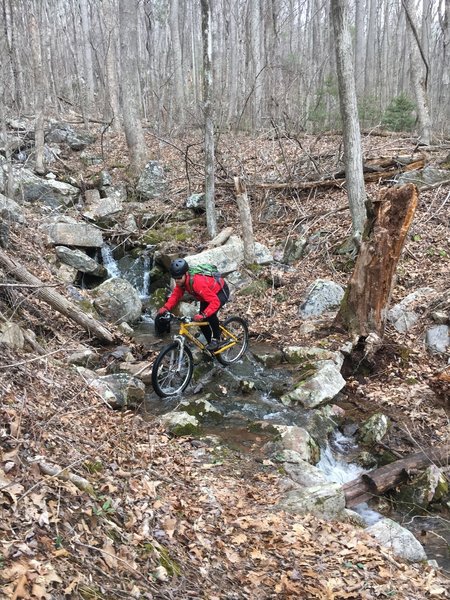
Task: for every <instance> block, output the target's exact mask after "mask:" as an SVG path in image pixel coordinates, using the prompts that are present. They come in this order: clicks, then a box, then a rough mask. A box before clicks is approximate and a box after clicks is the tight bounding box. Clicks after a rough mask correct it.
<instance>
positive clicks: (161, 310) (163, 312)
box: [156, 306, 169, 317]
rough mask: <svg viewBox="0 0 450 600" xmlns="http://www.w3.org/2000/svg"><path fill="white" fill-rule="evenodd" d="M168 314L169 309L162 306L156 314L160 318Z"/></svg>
mask: <svg viewBox="0 0 450 600" xmlns="http://www.w3.org/2000/svg"><path fill="white" fill-rule="evenodd" d="M166 312H169V311H168V309H167V308H166V307H165V306H161V308H160V309H158V312H157V313H156V314H157V315H158V317H160V316H161V315H164V314H165V313H166Z"/></svg>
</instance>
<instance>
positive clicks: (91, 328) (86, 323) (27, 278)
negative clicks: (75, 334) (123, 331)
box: [0, 250, 114, 342]
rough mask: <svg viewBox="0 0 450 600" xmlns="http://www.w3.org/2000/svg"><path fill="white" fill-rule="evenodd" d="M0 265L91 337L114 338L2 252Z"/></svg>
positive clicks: (96, 322)
mask: <svg viewBox="0 0 450 600" xmlns="http://www.w3.org/2000/svg"><path fill="white" fill-rule="evenodd" d="M0 265H1V266H2V267H3V268H4V270H5V271H7V272H8V273H9V275H11V276H12V277H14V278H15V279H17V280H18V281H21V282H23V283H29V284H31V285H33V286H36V287H35V290H34V294H35V295H36V297H37V298H39V299H40V300H43V301H44V302H46V303H47V304H50V306H51V307H52V308H54V309H55V310H56V311H57V312H59V313H61V314H63V315H65V316H66V317H68V318H69V319H72V320H73V321H75V323H78V324H79V325H81V326H82V327H83V328H84V329H86V331H88V332H89V333H90V334H91V335H93V336H95V337H97V338H99V339H101V340H104V341H106V342H112V341H113V339H114V338H113V336H112V334H111V333H110V332H109V331H108V330H107V329H106V327H104V326H103V325H102V324H101V323H99V322H98V321H97V320H96V319H94V318H93V317H91V316H90V315H87V314H85V313H84V312H82V311H80V310H79V309H78V308H77V307H76V306H74V305H73V304H72V303H71V302H69V301H68V300H66V298H64V296H62V295H61V294H58V292H55V291H54V290H51V289H49V288H47V287H45V284H44V283H43V282H42V281H41V280H40V279H38V278H37V277H35V276H34V275H32V274H31V273H30V272H29V271H27V270H26V269H25V267H23V266H22V265H21V264H19V263H18V262H17V261H15V260H13V259H11V258H9V257H8V256H7V254H6V253H5V252H3V250H0Z"/></svg>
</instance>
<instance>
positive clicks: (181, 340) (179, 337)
mask: <svg viewBox="0 0 450 600" xmlns="http://www.w3.org/2000/svg"><path fill="white" fill-rule="evenodd" d="M173 339H174V340H175V341H176V342H177V344H178V346H179V347H180V352H179V353H178V361H177V362H178V364H177V365H176V371H177V373H179V372H180V369H181V364H182V360H183V355H184V342H185V339H184V337H183V336H182V335H174V336H173Z"/></svg>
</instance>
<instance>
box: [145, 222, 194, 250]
mask: <svg viewBox="0 0 450 600" xmlns="http://www.w3.org/2000/svg"><path fill="white" fill-rule="evenodd" d="M190 236H191V231H190V227H188V226H187V225H186V224H183V225H169V226H167V227H161V228H160V229H149V230H148V231H146V232H145V233H144V235H143V236H142V241H143V243H144V244H147V245H150V246H156V245H158V244H161V243H162V242H173V241H177V242H185V241H186V240H188V239H189V238H190Z"/></svg>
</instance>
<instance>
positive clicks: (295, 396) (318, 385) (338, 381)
mask: <svg viewBox="0 0 450 600" xmlns="http://www.w3.org/2000/svg"><path fill="white" fill-rule="evenodd" d="M302 377H303V378H302V379H301V381H300V382H299V383H298V384H297V385H296V386H295V388H294V389H293V390H291V391H289V392H287V393H286V394H283V395H282V396H281V398H280V400H281V402H282V403H283V404H285V405H286V406H290V405H291V404H302V405H303V406H304V407H305V408H314V407H315V406H319V405H320V404H323V403H325V402H329V401H330V400H332V399H333V398H334V397H335V396H336V395H337V394H338V393H339V392H340V391H341V390H342V388H343V387H344V386H345V379H344V378H343V377H342V375H341V373H340V369H339V368H338V366H337V365H336V363H335V362H334V361H331V360H322V361H318V362H317V363H313V364H312V365H310V368H308V369H307V370H306V371H305V372H304V374H303V376H302Z"/></svg>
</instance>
